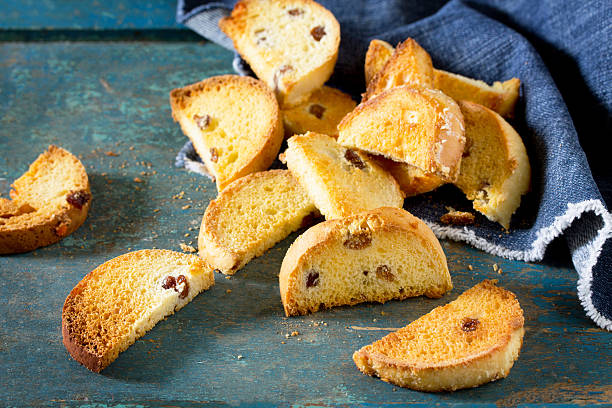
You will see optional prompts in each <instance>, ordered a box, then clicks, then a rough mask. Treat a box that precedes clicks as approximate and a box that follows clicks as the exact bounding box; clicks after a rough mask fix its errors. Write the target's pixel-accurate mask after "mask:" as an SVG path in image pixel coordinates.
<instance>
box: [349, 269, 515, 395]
mask: <svg viewBox="0 0 612 408" xmlns="http://www.w3.org/2000/svg"><path fill="white" fill-rule="evenodd" d="M523 324H524V318H523V310H522V309H521V307H520V305H519V302H518V300H517V299H516V296H515V295H514V294H513V293H511V292H509V291H507V290H504V289H502V288H499V287H497V286H495V281H488V280H485V281H483V282H481V283H479V284H478V285H476V286H474V287H473V288H471V289H469V290H467V291H466V292H464V293H463V294H462V295H460V296H459V297H458V298H457V299H456V300H455V301H453V302H451V303H449V304H447V305H445V306H440V307H437V308H435V309H434V310H432V311H431V312H429V313H428V314H426V315H424V316H422V317H421V318H419V319H417V320H415V321H414V322H412V323H410V324H409V325H408V326H406V327H404V328H402V329H400V330H398V331H396V332H394V333H390V334H388V335H387V336H385V337H383V338H382V339H381V340H378V341H376V342H374V343H373V344H370V345H368V346H365V347H363V348H362V349H361V350H359V351H356V352H355V353H354V354H353V360H354V361H355V364H356V365H357V367H358V368H359V370H361V371H362V372H363V373H365V374H368V375H372V376H376V377H380V378H381V379H382V380H383V381H386V382H390V383H392V384H395V385H398V386H400V387H406V388H412V389H414V390H418V391H428V392H437V391H454V390H458V389H461V388H470V387H477V386H479V385H481V384H484V383H487V382H489V381H495V380H497V379H500V378H504V377H506V376H507V375H508V374H509V373H510V369H511V368H512V366H513V365H514V362H515V361H516V360H517V358H518V355H519V352H520V349H521V345H522V343H523V334H524V328H523Z"/></svg>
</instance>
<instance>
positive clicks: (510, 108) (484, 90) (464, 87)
mask: <svg viewBox="0 0 612 408" xmlns="http://www.w3.org/2000/svg"><path fill="white" fill-rule="evenodd" d="M393 52H394V48H393V46H391V44H389V43H388V42H385V41H382V40H372V41H371V42H370V46H369V48H368V52H367V54H366V59H365V72H366V85H369V84H370V82H371V80H372V78H374V76H375V75H376V73H378V72H380V71H381V70H382V68H383V67H384V66H385V64H386V63H387V61H388V60H389V59H390V58H391V55H393ZM406 68H410V66H409V65H408V66H406ZM520 85H521V81H520V80H519V79H518V78H512V79H509V80H507V81H504V82H498V81H495V82H494V83H493V85H488V84H487V83H486V82H483V81H480V80H478V79H472V78H468V77H465V76H463V75H458V74H453V73H451V72H447V71H442V70H439V69H435V68H434V70H433V84H432V85H431V86H433V87H434V88H436V89H439V90H441V91H442V92H444V93H445V94H447V95H448V96H450V97H451V98H453V99H454V100H456V101H459V100H466V101H470V102H476V103H479V104H481V105H483V106H486V107H487V108H489V109H492V110H494V111H495V112H497V113H499V114H500V115H502V116H504V117H507V118H512V117H514V107H515V105H516V102H517V100H518V98H519V87H520Z"/></svg>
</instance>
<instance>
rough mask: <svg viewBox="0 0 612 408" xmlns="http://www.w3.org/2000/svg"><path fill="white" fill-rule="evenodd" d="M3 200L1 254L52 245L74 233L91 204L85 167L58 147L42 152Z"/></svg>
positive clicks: (0, 236) (0, 232) (0, 229)
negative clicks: (8, 198) (9, 197)
mask: <svg viewBox="0 0 612 408" xmlns="http://www.w3.org/2000/svg"><path fill="white" fill-rule="evenodd" d="M11 187H12V190H11V192H10V196H11V199H12V200H7V199H6V198H0V254H11V253H19V252H27V251H31V250H33V249H36V248H39V247H42V246H47V245H51V244H53V243H55V242H57V241H59V240H60V239H62V238H64V237H65V236H67V235H69V234H71V233H72V232H74V231H75V230H76V229H77V228H78V227H79V226H80V225H81V224H83V222H84V221H85V218H87V213H88V211H89V206H90V204H91V191H90V189H89V178H88V177H87V173H86V172H85V167H83V165H82V164H81V162H80V161H79V159H77V158H76V157H74V156H73V155H72V154H70V152H68V151H66V150H64V149H62V148H60V147H56V146H49V149H48V150H47V151H46V152H44V153H42V154H41V155H40V156H38V158H37V159H36V160H35V161H34V162H33V163H32V164H31V165H30V168H29V169H28V171H27V172H25V173H24V174H23V175H22V176H21V177H19V178H18V179H17V180H15V182H14V183H13V184H12V186H11Z"/></svg>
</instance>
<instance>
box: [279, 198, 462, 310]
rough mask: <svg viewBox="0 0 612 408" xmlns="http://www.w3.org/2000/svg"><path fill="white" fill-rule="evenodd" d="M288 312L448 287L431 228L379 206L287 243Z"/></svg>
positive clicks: (431, 293)
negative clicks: (290, 243) (288, 244)
mask: <svg viewBox="0 0 612 408" xmlns="http://www.w3.org/2000/svg"><path fill="white" fill-rule="evenodd" d="M279 283H280V292H281V299H282V302H283V307H284V309H285V314H286V315H287V316H294V315H301V314H306V313H310V312H316V311H317V310H319V309H321V308H327V307H333V306H340V305H354V304H357V303H361V302H382V303H384V302H386V301H388V300H392V299H405V298H408V297H413V296H419V295H425V296H427V297H440V296H442V295H443V294H444V293H446V292H447V291H449V290H451V289H452V287H453V286H452V283H451V278H450V274H449V273H448V267H447V264H446V257H445V256H444V252H443V251H442V247H441V246H440V243H439V242H438V240H437V239H436V237H435V236H434V234H433V232H432V231H431V230H430V229H429V227H427V225H425V223H424V222H423V221H421V220H419V219H418V218H416V217H414V216H412V215H411V214H410V213H408V212H407V211H405V210H402V209H398V208H392V207H383V208H378V209H376V210H372V211H368V212H364V213H361V214H357V215H353V216H350V217H346V218H342V219H337V220H331V221H326V222H323V223H320V224H317V225H315V226H313V227H311V228H310V229H308V230H307V231H306V232H304V234H302V235H301V236H300V237H299V238H298V239H297V240H296V241H295V242H294V243H293V245H291V247H290V248H289V250H288V251H287V254H286V255H285V259H283V264H282V266H281V272H280V275H279Z"/></svg>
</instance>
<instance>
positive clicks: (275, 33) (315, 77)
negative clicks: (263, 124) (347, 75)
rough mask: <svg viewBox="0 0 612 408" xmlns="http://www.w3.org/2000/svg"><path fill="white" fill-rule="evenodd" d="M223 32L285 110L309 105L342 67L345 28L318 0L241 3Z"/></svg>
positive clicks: (223, 22) (245, 0)
mask: <svg viewBox="0 0 612 408" xmlns="http://www.w3.org/2000/svg"><path fill="white" fill-rule="evenodd" d="M219 27H220V28H221V30H223V32H224V33H225V34H227V36H228V37H230V38H231V39H232V41H233V43H234V47H235V48H236V50H237V51H238V53H240V55H241V56H242V57H243V58H244V59H245V60H246V61H247V62H248V63H249V65H250V67H251V68H252V69H253V72H255V74H256V75H257V77H258V78H260V79H261V80H263V81H264V82H265V83H266V84H267V85H268V86H269V87H270V89H273V90H274V91H275V94H276V96H277V98H278V100H279V102H280V104H281V105H282V106H293V105H296V104H299V103H301V102H303V101H304V100H305V99H306V98H307V97H308V95H309V94H310V93H311V92H312V91H314V90H315V89H318V88H320V87H321V86H322V85H323V84H324V83H325V81H327V80H328V79H329V77H330V76H331V74H332V71H333V69H334V66H335V65H336V59H337V58H338V47H339V45H340V25H339V24H338V21H337V20H336V18H335V17H334V15H333V14H332V13H330V12H329V11H328V10H327V9H325V8H324V7H323V6H321V5H319V4H318V3H316V2H314V1H312V0H277V1H272V0H240V1H239V2H238V3H236V5H235V6H234V9H233V10H232V13H231V15H230V16H229V17H226V18H223V19H221V21H220V22H219Z"/></svg>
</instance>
